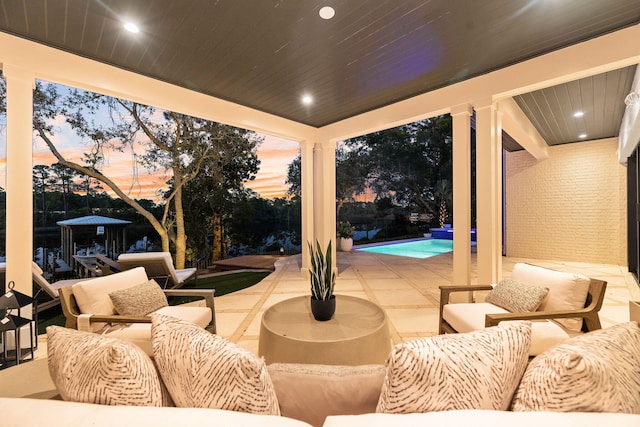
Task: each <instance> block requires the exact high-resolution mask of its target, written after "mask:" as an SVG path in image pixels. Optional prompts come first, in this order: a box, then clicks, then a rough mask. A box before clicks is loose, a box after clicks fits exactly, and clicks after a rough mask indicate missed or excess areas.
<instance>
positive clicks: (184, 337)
mask: <svg viewBox="0 0 640 427" xmlns="http://www.w3.org/2000/svg"><path fill="white" fill-rule="evenodd" d="M151 342H152V345H153V356H154V359H155V361H156V363H157V365H158V369H159V370H160V374H161V376H162V379H163V380H164V381H165V384H166V385H167V389H168V390H169V393H170V394H171V397H172V398H173V401H174V402H175V404H176V406H179V407H191V408H214V409H226V410H230V411H238V412H251V413H255V414H267V415H280V409H279V407H278V399H277V397H276V393H275V390H274V388H273V384H272V382H271V378H270V377H269V374H268V372H267V368H266V366H265V364H264V360H263V359H261V358H259V357H257V356H255V355H254V354H253V353H251V352H249V351H248V350H245V349H243V348H241V347H238V346H237V345H235V344H234V343H232V342H230V341H228V340H226V339H225V338H223V337H221V336H218V335H214V334H211V333H209V332H207V331H206V330H204V329H202V328H201V327H199V326H196V325H194V324H193V323H189V322H185V321H183V320H179V319H176V318H174V317H170V316H165V315H162V314H158V313H153V314H151Z"/></svg>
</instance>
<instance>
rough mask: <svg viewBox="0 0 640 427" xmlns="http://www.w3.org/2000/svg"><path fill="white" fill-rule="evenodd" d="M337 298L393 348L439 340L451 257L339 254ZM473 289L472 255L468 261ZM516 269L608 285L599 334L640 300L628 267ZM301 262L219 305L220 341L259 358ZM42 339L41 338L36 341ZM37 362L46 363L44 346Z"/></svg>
mask: <svg viewBox="0 0 640 427" xmlns="http://www.w3.org/2000/svg"><path fill="white" fill-rule="evenodd" d="M337 258H338V277H337V281H336V287H335V293H337V294H344V295H352V296H356V297H360V298H366V299H368V300H371V301H373V302H375V303H377V304H379V305H381V306H382V307H383V308H384V310H385V311H386V313H387V316H388V319H389V329H390V334H391V339H392V341H393V344H397V343H400V342H403V341H408V340H411V339H414V338H416V337H428V336H432V335H436V334H437V332H438V300H439V295H440V291H439V289H438V287H439V286H440V285H446V284H452V274H453V270H452V265H453V255H452V253H448V254H442V255H438V256H435V257H431V258H427V259H424V260H421V259H415V258H405V257H397V256H391V255H382V254H374V253H367V252H358V251H352V252H338V257H337ZM472 260H473V264H472V283H475V273H476V269H475V254H472ZM517 262H528V263H531V264H535V265H539V266H543V267H548V268H553V269H555V270H560V271H567V272H572V273H579V274H584V275H586V276H589V277H593V278H596V279H601V280H606V281H607V283H608V284H607V291H606V297H605V301H604V304H603V307H602V309H601V311H600V320H601V322H602V325H603V327H606V326H610V325H613V324H616V323H620V322H626V321H628V320H629V300H640V287H638V285H637V284H636V282H635V280H634V278H633V276H632V275H631V274H630V273H629V272H627V271H626V268H625V267H621V266H617V265H609V264H588V263H579V262H560V261H551V260H535V259H519V258H518V259H517V258H509V257H504V258H503V259H502V266H503V271H504V272H503V277H509V275H510V272H511V270H512V269H513V265H514V264H515V263H517ZM300 266H301V256H300V255H297V256H291V257H286V258H282V259H280V260H279V261H277V262H276V271H274V272H273V273H271V274H270V275H269V276H267V277H266V278H265V279H263V280H262V281H261V282H260V283H258V284H256V285H254V286H252V287H250V288H247V289H244V290H241V291H238V292H234V293H232V294H227V295H223V296H221V297H216V299H215V300H216V320H217V323H218V334H219V335H221V336H224V337H225V338H228V339H230V340H231V341H233V342H236V343H238V344H239V345H241V346H242V347H244V348H246V349H248V350H250V351H252V352H254V353H256V354H257V353H258V335H259V333H260V320H261V318H262V313H263V312H264V310H265V309H266V308H267V307H270V306H271V305H273V304H275V303H276V302H278V301H282V300H284V299H287V298H292V297H296V296H300V295H309V294H310V293H309V284H308V280H307V279H306V278H304V277H303V276H302V274H301V273H300ZM41 338H45V337H41ZM39 342H40V343H42V344H43V345H40V346H39V348H38V351H37V352H36V358H39V357H46V342H45V339H41V340H40V341H39Z"/></svg>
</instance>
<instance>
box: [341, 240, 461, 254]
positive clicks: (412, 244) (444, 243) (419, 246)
mask: <svg viewBox="0 0 640 427" xmlns="http://www.w3.org/2000/svg"><path fill="white" fill-rule="evenodd" d="M354 249H355V250H357V251H363V252H375V253H378V254H386V255H396V256H406V257H411V258H420V259H424V258H429V257H432V256H435V255H440V254H443V253H446V252H451V251H453V240H448V239H425V240H412V241H408V242H394V243H386V244H381V245H376V246H367V247H362V248H354Z"/></svg>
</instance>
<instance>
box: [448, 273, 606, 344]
mask: <svg viewBox="0 0 640 427" xmlns="http://www.w3.org/2000/svg"><path fill="white" fill-rule="evenodd" d="M606 286H607V282H605V281H603V280H597V279H591V278H588V277H586V276H583V275H577V274H571V273H564V272H559V271H555V270H551V269H548V268H543V267H538V266H534V265H530V264H525V263H518V264H516V265H515V266H514V268H513V271H512V273H511V279H509V280H505V281H501V283H499V284H498V285H496V286H492V285H472V286H456V285H447V286H440V317H439V333H441V334H443V333H463V332H470V331H473V330H478V329H482V328H485V327H489V326H495V325H497V324H498V323H500V322H503V321H509V320H531V321H532V322H533V323H532V340H531V341H532V342H531V350H530V353H529V354H530V355H531V356H535V355H538V354H540V353H541V352H543V351H545V350H546V349H548V348H550V347H552V346H554V345H557V344H559V343H562V342H564V341H566V340H567V339H569V338H571V337H572V336H575V335H578V334H580V333H581V332H589V331H593V330H596V329H600V328H601V325H600V318H599V317H598V312H599V311H600V308H601V307H602V303H603V300H604V294H605V290H606ZM505 289H506V290H507V291H505ZM477 291H484V292H489V294H488V295H487V299H486V300H485V301H484V302H473V303H452V302H451V300H450V297H451V294H452V293H454V292H477ZM474 296H475V295H474Z"/></svg>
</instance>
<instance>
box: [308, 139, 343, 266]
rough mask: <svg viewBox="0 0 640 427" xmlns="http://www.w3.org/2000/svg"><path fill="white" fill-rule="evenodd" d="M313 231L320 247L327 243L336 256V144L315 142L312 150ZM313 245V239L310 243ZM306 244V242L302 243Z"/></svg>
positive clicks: (325, 245)
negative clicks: (330, 242)
mask: <svg viewBox="0 0 640 427" xmlns="http://www.w3.org/2000/svg"><path fill="white" fill-rule="evenodd" d="M313 163H314V169H313V172H314V173H313V203H314V209H313V214H314V217H313V230H314V235H315V238H316V239H317V240H318V242H320V246H321V247H323V248H326V247H327V245H328V244H329V241H333V243H332V244H331V246H332V249H333V251H332V252H333V259H334V260H335V259H336V258H335V256H336V144H335V142H332V141H325V142H317V143H316V144H315V145H314V149H313ZM311 243H312V244H314V245H315V239H314V240H313V241H312V242H311ZM303 244H306V242H303Z"/></svg>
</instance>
